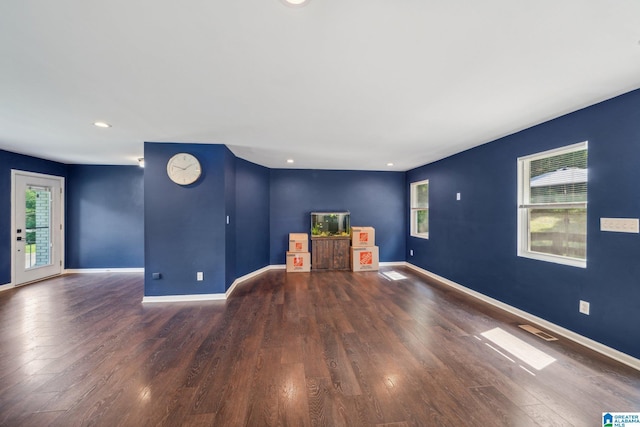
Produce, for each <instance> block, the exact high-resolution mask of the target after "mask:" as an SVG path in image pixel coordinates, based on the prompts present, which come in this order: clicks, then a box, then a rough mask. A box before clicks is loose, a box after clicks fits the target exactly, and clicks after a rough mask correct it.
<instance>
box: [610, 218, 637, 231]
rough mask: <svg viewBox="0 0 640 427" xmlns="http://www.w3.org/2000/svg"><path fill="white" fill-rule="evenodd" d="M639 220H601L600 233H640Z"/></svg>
mask: <svg viewBox="0 0 640 427" xmlns="http://www.w3.org/2000/svg"><path fill="white" fill-rule="evenodd" d="M639 225H640V224H639V222H638V218H600V231H615V232H618V233H640V226H639Z"/></svg>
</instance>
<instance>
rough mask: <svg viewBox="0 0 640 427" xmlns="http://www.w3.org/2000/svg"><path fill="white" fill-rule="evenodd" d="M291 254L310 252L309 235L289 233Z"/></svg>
mask: <svg viewBox="0 0 640 427" xmlns="http://www.w3.org/2000/svg"><path fill="white" fill-rule="evenodd" d="M289 252H309V236H308V235H307V233H289Z"/></svg>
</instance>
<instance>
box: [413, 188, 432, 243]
mask: <svg viewBox="0 0 640 427" xmlns="http://www.w3.org/2000/svg"><path fill="white" fill-rule="evenodd" d="M424 184H427V185H429V180H428V179H423V180H422V181H416V182H412V183H411V185H410V186H409V191H410V194H409V210H410V211H411V214H410V215H411V218H409V220H410V221H411V237H417V238H418V239H427V240H428V239H429V232H426V233H418V232H417V231H416V225H417V219H416V218H415V215H416V214H417V212H418V211H421V210H426V211H427V212H428V211H429V209H430V208H429V207H428V206H427V207H426V208H414V207H413V193H414V188H415V187H417V186H419V185H424ZM429 229H431V227H430V226H429Z"/></svg>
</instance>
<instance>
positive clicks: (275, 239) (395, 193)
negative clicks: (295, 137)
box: [270, 169, 406, 264]
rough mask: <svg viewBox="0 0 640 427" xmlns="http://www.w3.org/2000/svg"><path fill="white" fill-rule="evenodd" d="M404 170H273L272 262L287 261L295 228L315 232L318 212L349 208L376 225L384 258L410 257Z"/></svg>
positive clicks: (357, 218) (361, 222)
mask: <svg viewBox="0 0 640 427" xmlns="http://www.w3.org/2000/svg"><path fill="white" fill-rule="evenodd" d="M404 188H405V174H404V172H363V171H327V170H296V169H273V170H271V197H270V199H271V210H270V216H271V218H270V223H271V239H270V240H271V242H270V247H271V249H270V263H271V264H284V263H285V252H286V251H287V249H288V238H289V233H309V231H310V228H311V224H310V216H309V214H310V213H311V212H314V211H349V212H351V225H352V226H372V227H374V228H375V229H376V245H377V246H379V247H380V261H381V262H390V261H404V259H405V230H406V215H405V209H406V197H405V194H404Z"/></svg>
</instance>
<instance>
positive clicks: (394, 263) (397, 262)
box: [379, 261, 407, 267]
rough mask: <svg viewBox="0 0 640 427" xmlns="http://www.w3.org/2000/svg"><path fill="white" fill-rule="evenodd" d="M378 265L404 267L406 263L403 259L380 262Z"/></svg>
mask: <svg viewBox="0 0 640 427" xmlns="http://www.w3.org/2000/svg"><path fill="white" fill-rule="evenodd" d="M379 265H380V267H404V266H406V265H407V263H406V262H405V261H390V262H381V263H380V264H379Z"/></svg>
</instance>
